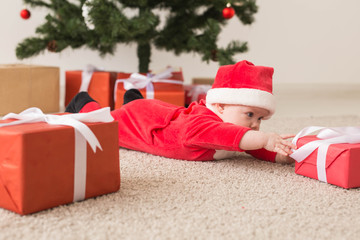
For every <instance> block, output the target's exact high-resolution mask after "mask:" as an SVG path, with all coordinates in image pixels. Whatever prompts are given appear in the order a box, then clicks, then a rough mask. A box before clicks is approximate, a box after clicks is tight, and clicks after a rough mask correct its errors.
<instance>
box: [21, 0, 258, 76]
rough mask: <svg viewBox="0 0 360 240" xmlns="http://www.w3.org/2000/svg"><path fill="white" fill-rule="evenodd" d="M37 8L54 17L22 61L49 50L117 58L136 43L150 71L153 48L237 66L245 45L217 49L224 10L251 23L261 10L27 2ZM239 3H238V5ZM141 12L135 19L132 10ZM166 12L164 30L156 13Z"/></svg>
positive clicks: (140, 2)
mask: <svg viewBox="0 0 360 240" xmlns="http://www.w3.org/2000/svg"><path fill="white" fill-rule="evenodd" d="M23 1H24V2H25V3H26V4H28V5H30V6H32V7H45V8H47V9H48V10H49V12H50V13H49V14H48V15H47V16H46V17H45V22H44V23H43V24H42V25H40V26H38V27H37V28H36V32H35V33H36V36H33V37H29V38H26V39H24V40H23V41H22V42H21V43H19V44H18V46H17V48H16V55H17V57H18V58H19V59H24V58H29V57H32V56H36V55H38V54H40V53H43V52H44V51H45V50H46V49H48V50H50V51H53V52H61V51H62V50H64V49H66V48H68V47H71V48H73V49H76V48H79V47H82V46H86V47H88V48H90V49H92V50H95V51H98V52H99V53H100V56H104V55H106V54H113V53H114V52H115V50H116V46H117V45H118V44H129V43H136V44H137V56H138V59H139V71H140V72H147V71H148V69H149V63H150V61H151V48H152V47H156V48H158V49H162V50H166V51H172V52H174V53H175V54H176V55H179V54H181V53H189V52H194V53H198V54H200V55H201V56H202V60H203V61H205V62H209V61H219V64H229V63H232V62H234V60H233V58H234V56H235V54H238V53H242V52H245V51H247V50H248V48H247V44H246V43H241V42H240V41H239V40H236V41H232V42H230V43H229V44H228V46H227V47H226V48H220V47H219V46H218V45H217V41H218V36H219V34H220V33H221V29H222V28H223V27H224V26H225V25H226V23H227V21H228V20H226V19H224V18H223V17H222V9H223V8H224V7H225V6H226V4H227V3H228V2H230V3H232V4H233V5H232V7H233V8H234V9H235V12H236V17H237V18H238V19H239V20H240V21H241V22H242V23H243V24H251V23H252V22H253V21H254V14H255V13H256V12H257V10H258V8H257V6H256V1H255V0H230V1H227V0H211V1H210V0H198V1H192V0H172V1H166V0H165V1H164V0H88V1H86V0H48V1H41V0H23ZM235 3H237V4H235ZM84 4H87V5H88V6H89V7H90V11H89V16H90V19H91V20H90V23H91V24H93V25H94V26H95V28H94V29H89V28H88V26H87V25H86V23H85V20H84V17H83V16H82V7H83V5H84ZM129 9H131V10H132V11H134V10H135V11H136V10H137V14H135V16H132V17H128V16H127V10H129ZM155 9H157V10H166V11H169V12H170V13H169V14H168V16H167V17H166V22H165V24H164V26H163V27H162V28H161V29H160V28H159V25H160V17H159V16H158V15H157V14H155V12H154V10H155Z"/></svg>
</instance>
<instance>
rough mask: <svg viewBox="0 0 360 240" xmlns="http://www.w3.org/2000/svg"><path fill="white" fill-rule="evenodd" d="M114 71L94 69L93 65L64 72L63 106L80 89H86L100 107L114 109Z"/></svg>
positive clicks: (115, 74)
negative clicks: (80, 69)
mask: <svg viewBox="0 0 360 240" xmlns="http://www.w3.org/2000/svg"><path fill="white" fill-rule="evenodd" d="M116 76H117V73H116V72H106V71H96V69H95V68H94V67H91V66H90V67H88V69H86V70H84V71H66V72H65V81H66V86H65V106H67V105H68V104H69V103H70V101H71V99H73V97H75V95H76V94H77V93H79V92H80V91H87V92H89V95H90V96H91V97H92V98H93V99H94V100H96V101H97V102H98V103H99V104H100V106H101V107H110V108H111V109H114V96H113V93H114V84H115V80H116Z"/></svg>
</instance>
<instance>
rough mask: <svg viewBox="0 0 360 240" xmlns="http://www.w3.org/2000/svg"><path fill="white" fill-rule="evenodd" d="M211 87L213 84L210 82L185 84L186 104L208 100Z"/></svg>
mask: <svg viewBox="0 0 360 240" xmlns="http://www.w3.org/2000/svg"><path fill="white" fill-rule="evenodd" d="M210 88H211V85H208V84H194V85H185V86H184V89H185V106H189V105H190V103H192V102H194V101H197V102H200V101H201V100H206V94H207V92H208V91H209V89H210Z"/></svg>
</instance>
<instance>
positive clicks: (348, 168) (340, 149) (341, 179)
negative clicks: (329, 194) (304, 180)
mask: <svg viewBox="0 0 360 240" xmlns="http://www.w3.org/2000/svg"><path fill="white" fill-rule="evenodd" d="M317 140H320V139H319V138H318V137H316V136H313V135H311V136H305V137H302V138H299V140H298V141H297V147H298V149H299V148H300V147H302V146H303V145H305V144H307V143H310V142H313V141H317ZM318 151H319V149H316V150H314V151H313V152H312V153H311V154H310V155H309V156H307V157H306V158H305V159H304V160H303V161H301V162H295V173H297V174H299V175H303V176H306V177H310V178H314V179H319V176H318V171H319V170H318ZM325 172H326V182H327V183H330V184H334V185H337V186H340V187H343V188H355V187H360V174H359V173H360V143H357V144H349V143H339V144H331V145H330V146H329V147H328V149H327V152H326V162H325Z"/></svg>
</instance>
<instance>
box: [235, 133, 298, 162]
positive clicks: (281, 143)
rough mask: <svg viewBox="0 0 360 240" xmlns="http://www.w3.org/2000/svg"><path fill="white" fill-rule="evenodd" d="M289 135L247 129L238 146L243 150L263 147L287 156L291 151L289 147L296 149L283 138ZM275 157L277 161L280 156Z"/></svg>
mask: <svg viewBox="0 0 360 240" xmlns="http://www.w3.org/2000/svg"><path fill="white" fill-rule="evenodd" d="M291 137H293V135H278V134H276V133H265V132H261V131H254V130H249V131H247V132H246V133H245V134H244V136H243V137H242V139H241V141H240V144H239V147H240V148H241V149H243V150H255V149H261V148H265V149H266V150H269V151H272V152H277V153H278V154H277V155H279V154H280V155H283V156H288V155H289V154H291V153H292V151H291V149H296V146H295V145H294V144H292V143H291V142H289V141H287V140H285V139H287V138H291ZM276 158H277V159H278V160H279V161H280V160H281V159H280V158H281V157H278V156H276ZM276 162H277V161H276Z"/></svg>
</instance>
